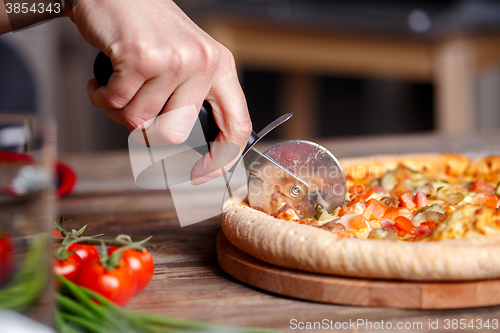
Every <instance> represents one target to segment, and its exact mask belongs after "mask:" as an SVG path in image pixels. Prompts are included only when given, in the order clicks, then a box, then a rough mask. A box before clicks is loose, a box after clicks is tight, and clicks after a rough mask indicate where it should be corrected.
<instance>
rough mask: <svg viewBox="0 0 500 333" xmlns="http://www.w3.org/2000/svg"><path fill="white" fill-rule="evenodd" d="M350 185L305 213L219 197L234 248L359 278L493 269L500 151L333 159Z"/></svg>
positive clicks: (490, 274)
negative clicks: (329, 207)
mask: <svg viewBox="0 0 500 333" xmlns="http://www.w3.org/2000/svg"><path fill="white" fill-rule="evenodd" d="M340 164H341V166H342V168H343V170H344V174H345V176H346V182H347V188H348V193H347V194H346V201H345V203H344V205H343V206H342V207H339V208H337V209H336V210H335V211H334V212H333V213H332V214H329V213H328V212H326V211H324V210H323V209H322V207H321V206H320V205H318V206H317V207H315V209H316V214H315V215H314V217H313V218H308V219H305V218H301V216H300V215H301V214H300V211H296V210H295V209H294V208H293V207H292V206H291V205H289V204H286V203H285V202H280V200H279V196H280V194H278V193H277V194H276V198H275V200H274V203H273V207H274V208H273V211H272V212H270V213H269V212H268V214H266V213H264V212H261V211H257V210H255V209H252V208H251V207H249V205H248V203H246V202H245V201H244V200H243V201H238V200H235V201H232V202H229V203H227V204H226V205H225V207H224V209H223V214H222V229H223V232H224V234H225V235H226V237H227V238H228V240H229V241H230V242H231V243H232V244H233V245H234V246H236V247H237V248H238V249H240V250H242V251H244V252H246V253H248V254H250V255H252V256H254V257H256V258H258V259H260V260H263V261H265V262H268V263H271V264H274V265H278V266H282V267H287V268H292V269H298V270H303V271H309V272H315V273H321V274H332V275H342V276H351V277H363V278H379V279H400V280H413V281H465V280H477V279H489V278H498V277H500V256H498V255H497V253H498V252H499V251H500V210H499V209H498V207H499V206H500V197H499V195H500V187H499V182H500V156H489V157H482V158H479V159H475V160H474V159H471V158H469V157H467V156H464V155H460V154H452V153H442V154H426V155H399V156H373V157H367V158H358V159H351V160H340Z"/></svg>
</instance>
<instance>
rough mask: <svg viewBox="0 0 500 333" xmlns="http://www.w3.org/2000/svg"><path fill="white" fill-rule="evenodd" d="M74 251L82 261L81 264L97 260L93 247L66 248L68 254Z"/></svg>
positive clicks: (74, 246) (74, 245)
mask: <svg viewBox="0 0 500 333" xmlns="http://www.w3.org/2000/svg"><path fill="white" fill-rule="evenodd" d="M71 251H75V253H76V254H77V255H78V256H79V257H80V259H82V263H84V262H86V261H88V260H90V259H94V258H99V253H98V252H97V249H96V248H95V246H94V245H88V244H72V245H70V246H69V247H68V252H71Z"/></svg>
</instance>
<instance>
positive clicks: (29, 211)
mask: <svg viewBox="0 0 500 333" xmlns="http://www.w3.org/2000/svg"><path fill="white" fill-rule="evenodd" d="M55 155H56V133H55V126H54V124H53V123H52V121H51V120H50V119H47V118H43V117H37V116H26V115H8V114H0V315H1V316H2V322H3V323H2V325H3V324H4V323H5V322H6V320H9V322H10V324H12V322H13V321H18V322H19V321H24V322H26V323H31V324H33V321H36V322H39V323H42V324H45V325H49V326H52V321H53V314H54V299H53V281H52V274H51V265H52V257H51V255H52V252H53V249H52V244H51V234H50V231H51V225H52V223H53V221H54V220H55V216H54V213H55V209H56V200H55V195H54V170H55V168H54V165H55ZM6 318H7V319H6ZM20 318H21V319H20ZM17 324H19V325H22V323H17ZM40 327H42V326H40ZM1 330H2V329H1V328H0V331H1ZM32 331H35V330H32Z"/></svg>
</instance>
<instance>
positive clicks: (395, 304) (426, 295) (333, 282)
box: [217, 230, 500, 309]
mask: <svg viewBox="0 0 500 333" xmlns="http://www.w3.org/2000/svg"><path fill="white" fill-rule="evenodd" d="M217 257H218V260H219V264H220V266H221V267H222V269H224V270H225V271H226V272H227V273H228V274H229V275H231V276H233V277H234V278H236V279H238V280H240V281H242V282H244V283H247V284H249V285H252V286H254V287H257V288H260V289H264V290H267V291H270V292H273V293H277V294H280V295H284V296H290V297H294V298H299V299H304V300H309V301H315V302H322V303H333V304H345V305H357V306H377V307H391V308H401V309H458V308H471V307H481V306H492V305H499V304H500V280H484V281H468V282H410V281H393V280H373V279H357V278H348V277H339V276H328V275H322V274H314V273H307V272H301V271H296V270H292V269H287V268H282V267H278V266H274V265H271V264H268V263H265V262H263V261H260V260H258V259H256V258H254V257H252V256H250V255H248V254H246V253H244V252H242V251H240V250H238V249H237V248H236V247H234V246H233V245H232V244H231V243H230V242H229V241H228V240H227V238H226V236H225V235H224V233H223V232H222V230H221V231H220V232H219V234H218V235H217Z"/></svg>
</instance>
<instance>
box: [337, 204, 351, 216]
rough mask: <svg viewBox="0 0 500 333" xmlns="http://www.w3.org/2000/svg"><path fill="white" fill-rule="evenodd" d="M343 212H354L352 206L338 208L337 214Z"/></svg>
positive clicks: (343, 213)
mask: <svg viewBox="0 0 500 333" xmlns="http://www.w3.org/2000/svg"><path fill="white" fill-rule="evenodd" d="M345 214H354V206H350V207H342V208H340V210H339V216H344V215H345Z"/></svg>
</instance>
